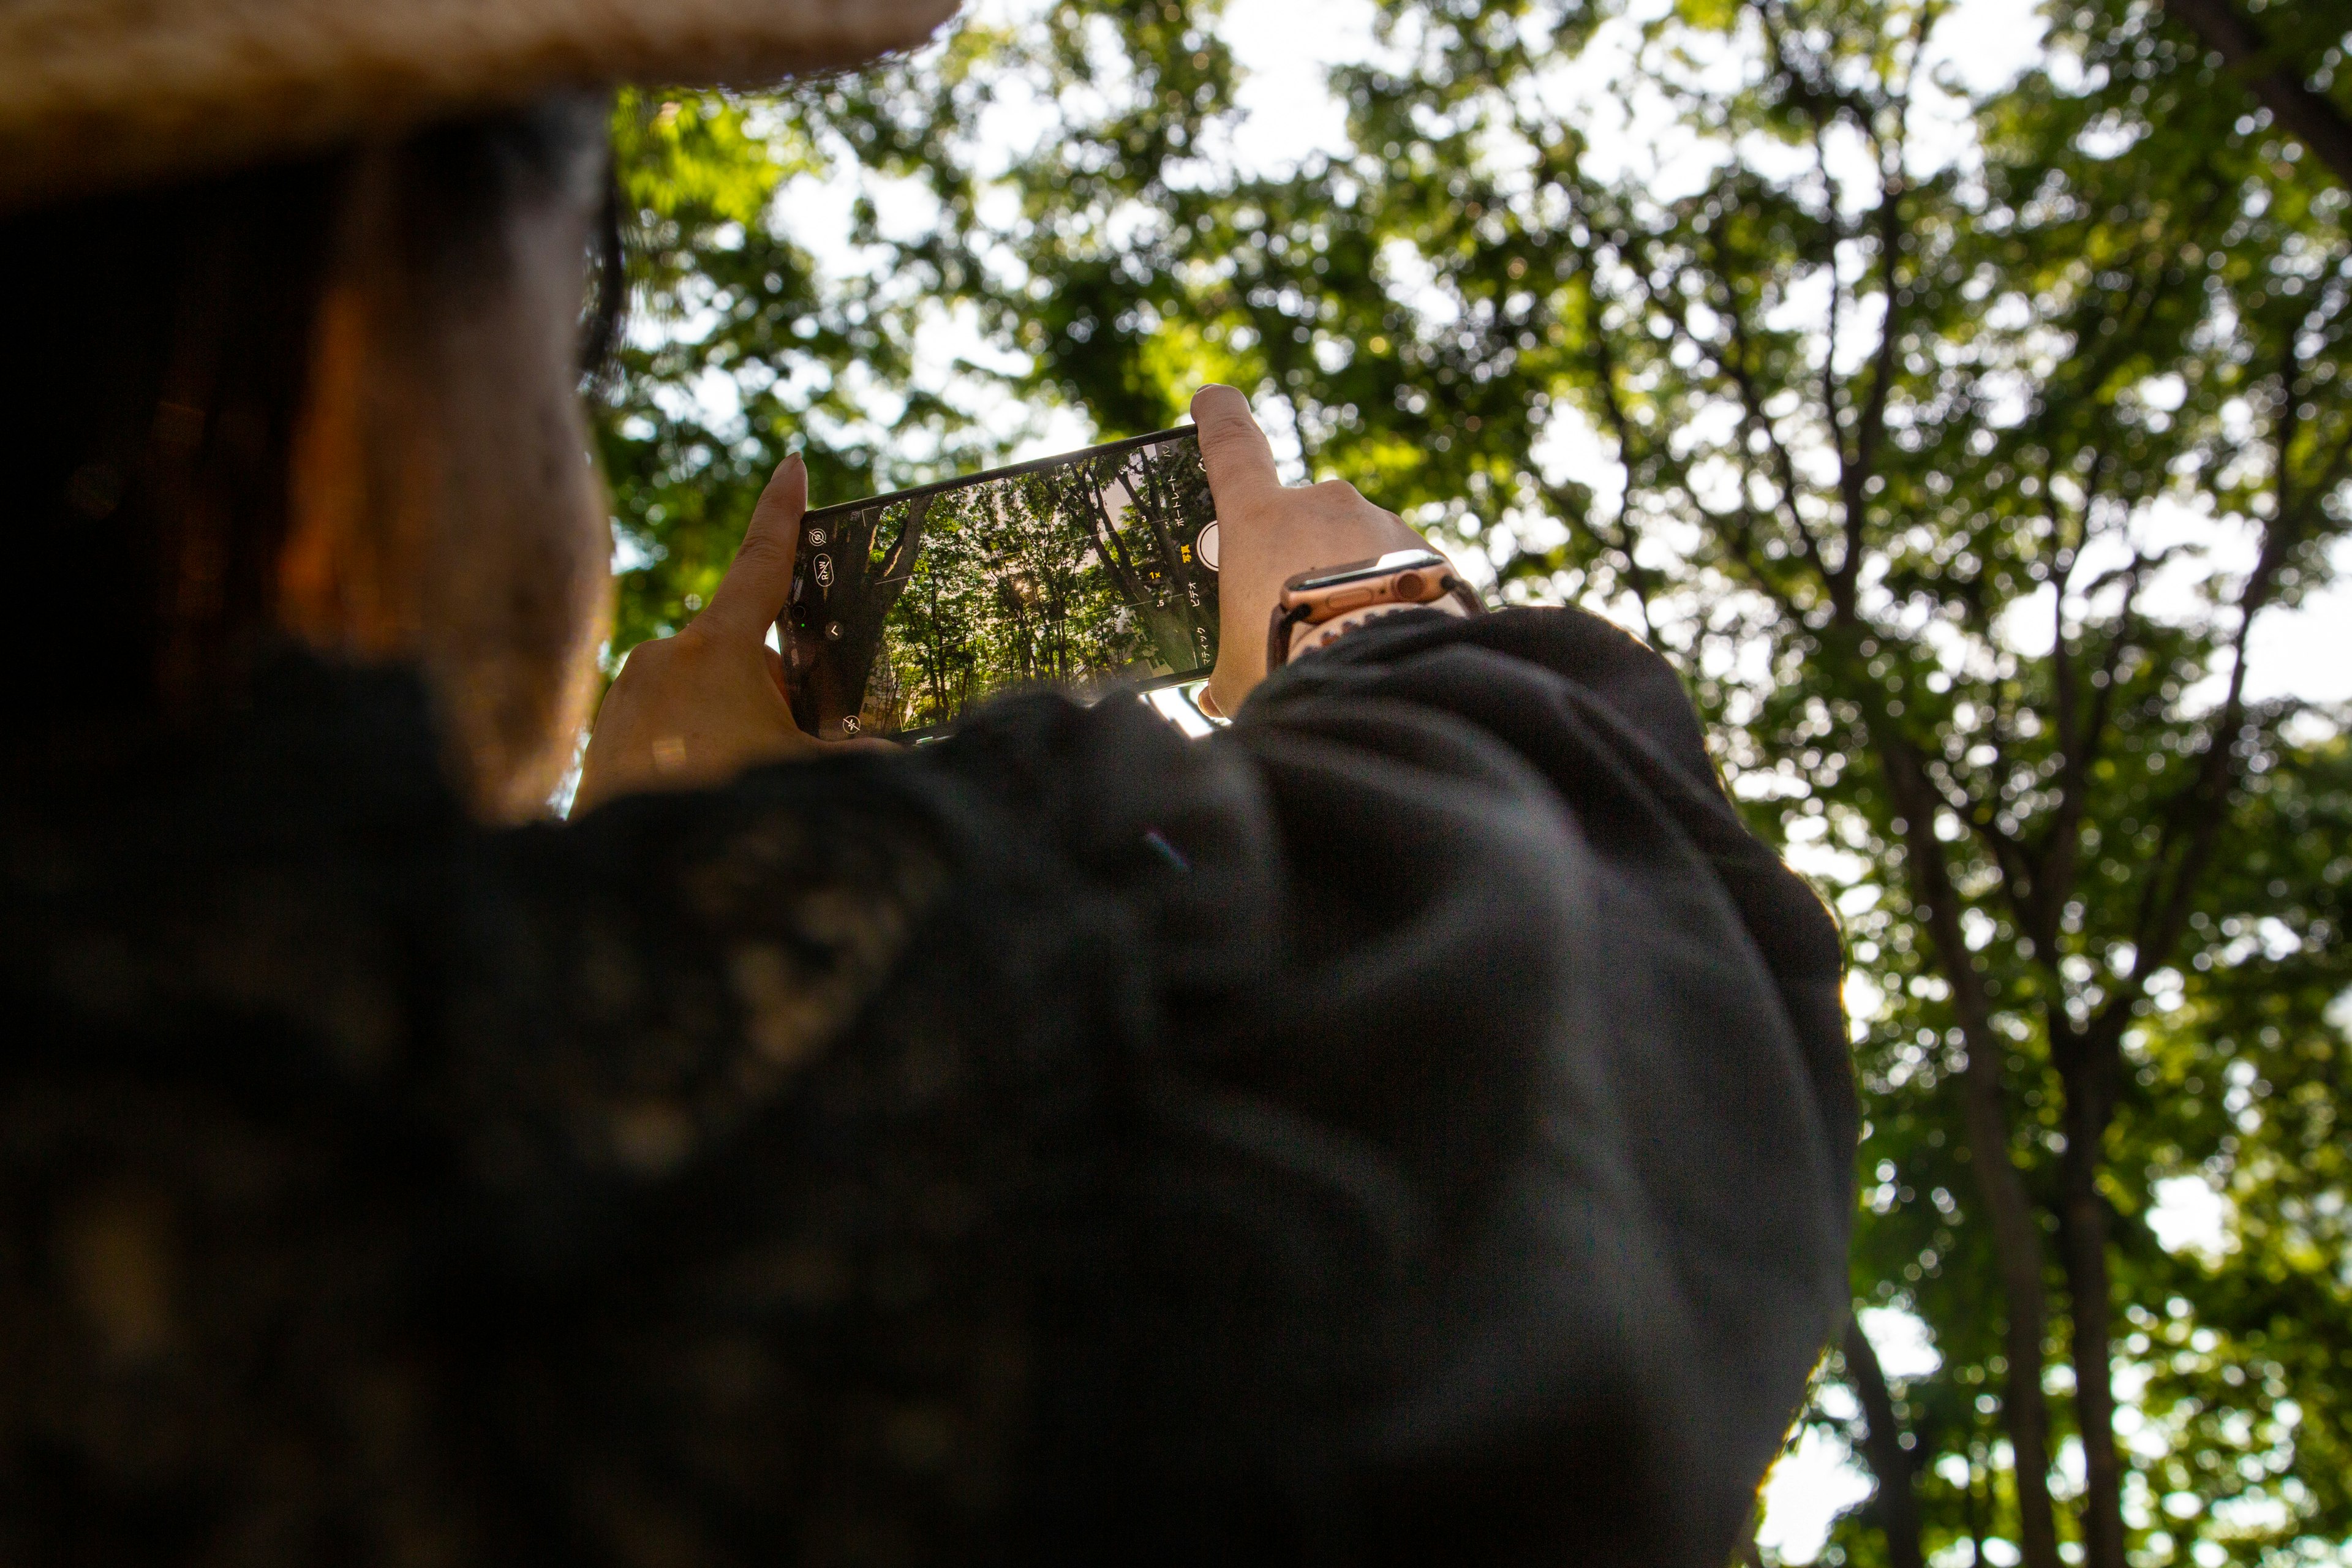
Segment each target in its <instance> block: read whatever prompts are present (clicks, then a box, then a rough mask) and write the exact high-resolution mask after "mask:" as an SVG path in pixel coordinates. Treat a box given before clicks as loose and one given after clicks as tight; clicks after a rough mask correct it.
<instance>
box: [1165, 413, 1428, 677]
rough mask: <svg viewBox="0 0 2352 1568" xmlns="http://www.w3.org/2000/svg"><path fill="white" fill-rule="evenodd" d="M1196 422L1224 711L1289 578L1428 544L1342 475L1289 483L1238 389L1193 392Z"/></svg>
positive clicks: (1257, 664) (1250, 670)
mask: <svg viewBox="0 0 2352 1568" xmlns="http://www.w3.org/2000/svg"><path fill="white" fill-rule="evenodd" d="M1192 423H1193V424H1195V425H1197V426H1200V431H1201V460H1202V462H1203V463H1205V464H1206V465H1208V469H1209V493H1210V495H1211V497H1212V498H1213V500H1215V501H1216V504H1217V553H1218V555H1219V557H1220V559H1219V561H1218V571H1217V606H1218V614H1217V622H1218V626H1217V668H1216V673H1215V674H1213V675H1212V676H1211V677H1210V678H1209V698H1210V700H1211V701H1212V702H1213V703H1214V704H1215V705H1216V708H1217V710H1218V711H1220V712H1223V713H1236V712H1239V711H1240V710H1241V705H1242V700H1243V699H1244V698H1245V697H1247V696H1248V695H1249V694H1250V689H1251V688H1253V687H1255V685H1257V683H1258V682H1259V681H1261V680H1264V679H1265V674H1266V670H1265V628H1266V622H1267V620H1268V618H1269V617H1271V616H1273V614H1274V605H1275V601H1276V599H1278V598H1280V597H1281V596H1282V585H1283V584H1284V583H1286V581H1288V580H1289V579H1290V578H1292V577H1294V576H1296V575H1297V574H1299V573H1301V572H1307V571H1311V570H1313V569H1314V568H1315V567H1318V566H1338V565H1341V564H1343V563H1347V562H1350V561H1368V560H1370V559H1372V558H1374V557H1376V556H1381V555H1385V554H1387V553H1388V552H1390V551H1391V550H1412V549H1415V548H1420V549H1426V548H1428V543H1427V542H1426V541H1424V540H1423V538H1422V537H1421V535H1420V534H1418V533H1415V532H1414V531H1412V529H1410V528H1407V527H1406V526H1405V525H1404V521H1403V520H1402V519H1401V518H1399V517H1398V516H1397V514H1396V513H1394V512H1392V511H1384V510H1381V508H1379V507H1376V506H1374V505H1373V504H1372V503H1371V502H1370V501H1368V500H1365V499H1364V498H1363V497H1362V496H1360V495H1359V494H1357V493H1356V487H1355V486H1353V485H1351V484H1349V483H1347V482H1346V481H1344V480H1341V479H1327V480H1325V481H1324V482H1323V483H1322V484H1319V485H1307V486H1305V487H1303V488H1301V489H1286V488H1285V487H1284V485H1283V483H1282V480H1281V479H1280V477H1279V476H1277V475H1276V473H1275V471H1274V449H1273V448H1272V447H1268V446H1267V445H1266V441H1265V432H1264V431H1263V430H1260V429H1259V428H1258V427H1257V421H1256V420H1255V418H1253V417H1251V416H1250V407H1249V400H1248V399H1247V398H1245V397H1244V396H1243V395H1241V394H1240V393H1238V392H1236V391H1234V389H1233V388H1232V387H1230V386H1204V387H1202V389H1201V390H1200V391H1199V392H1197V393H1195V394H1194V395H1193V396H1192Z"/></svg>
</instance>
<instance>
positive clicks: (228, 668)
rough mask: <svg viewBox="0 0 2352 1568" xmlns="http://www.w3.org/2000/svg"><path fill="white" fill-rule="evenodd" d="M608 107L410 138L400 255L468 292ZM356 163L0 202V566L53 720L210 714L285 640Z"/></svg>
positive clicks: (403, 169)
mask: <svg viewBox="0 0 2352 1568" xmlns="http://www.w3.org/2000/svg"><path fill="white" fill-rule="evenodd" d="M605 110H606V103H605V101H604V100H599V99H591V98H587V97H583V96H579V95H569V96H565V97H562V98H560V99H554V100H548V101H546V102H543V103H541V104H540V105H537V106H535V107H532V108H530V109H528V110H520V111H516V112H510V113H503V114H499V115H497V116H494V117H489V118H484V119H479V120H475V121H466V122H463V123H457V124H451V125H445V126H440V127H435V128H432V129H428V130H425V131H423V132H417V133H415V134H414V135H412V136H410V137H407V138H405V139H404V140H403V141H402V142H399V143H398V144H397V145H396V146H395V147H394V149H393V151H392V155H391V158H390V160H389V163H390V167H391V169H392V171H393V174H392V177H393V179H394V181H395V182H396V184H397V187H398V188H397V190H396V192H395V193H394V200H393V210H394V212H395V213H396V214H397V216H398V233H397V236H396V238H395V240H394V243H395V244H396V246H397V248H398V250H399V251H400V252H401V255H400V257H399V258H398V263H399V264H400V265H402V266H404V267H407V268H413V269H416V270H418V271H419V272H420V273H423V274H428V275H434V276H436V277H437V279H438V281H439V284H440V286H441V287H443V288H456V289H462V288H463V287H464V279H466V278H467V277H468V276H471V275H473V274H472V273H470V272H469V270H468V269H472V268H480V267H483V266H485V265H486V264H494V262H495V251H496V247H498V246H499V243H501V241H500V237H499V235H500V228H501V224H502V221H503V218H504V215H505V214H506V213H507V212H508V211H509V209H510V207H511V206H512V205H513V204H515V203H517V202H529V201H532V200H537V199H543V198H544V197H545V196H546V195H547V194H548V193H549V191H550V190H551V188H552V187H554V186H557V185H562V184H569V183H571V182H573V181H576V180H578V179H580V178H581V177H582V170H583V167H585V166H588V165H589V160H590V159H591V158H592V157H593V159H594V163H593V166H594V167H596V168H599V169H601V167H602V162H601V160H602V147H603V142H602V138H603V133H604V113H605ZM377 152H379V153H381V152H382V150H381V149H378V150H377ZM364 162H367V159H366V158H365V157H364V156H363V153H362V151H361V150H357V149H346V150H342V151H340V152H336V153H331V154H328V155H324V156H320V157H316V158H311V159H308V160H305V161H299V162H290V163H281V164H277V165H274V166H270V167H267V168H261V169H255V170H247V171H243V172H239V173H236V174H227V175H224V176H220V177H216V178H212V179H207V180H202V181H197V182H192V183H188V184H179V185H174V186H172V187H169V188H164V189H156V190H146V191H138V192H133V193H130V194H125V195H108V196H103V197H99V198H95V199H92V200H88V201H82V202H77V203H71V204H66V205H51V206H47V207H44V208H40V209H37V210H35V211H30V212H25V213H20V214H16V215H12V216H7V217H5V218H0V299H5V300H7V301H8V303H9V308H10V309H11V310H13V312H14V313H15V315H16V320H15V321H13V322H11V323H10V324H9V329H8V331H7V340H8V343H9V352H8V354H7V356H6V361H5V371H0V456H5V466H0V473H5V480H0V483H5V491H0V497H5V499H0V530H5V532H0V540H4V541H5V543H0V551H5V554H0V559H5V561H7V562H8V563H9V564H10V565H11V567H12V568H13V569H14V570H13V576H14V580H15V581H16V584H17V589H16V593H17V595H18V605H19V608H18V610H17V613H16V617H15V618H16V624H17V626H18V627H19V628H20V630H21V632H22V633H29V635H30V658H26V654H25V653H24V652H22V651H20V654H19V666H18V668H19V672H20V675H19V679H17V680H16V682H15V683H14V684H15V686H16V701H17V703H18V705H19V710H20V711H23V710H25V709H26V708H29V709H30V710H31V713H32V716H33V717H34V719H35V720H36V721H41V720H71V719H74V718H78V717H81V716H93V717H100V718H106V717H143V716H151V715H162V716H166V717H174V718H189V717H194V716H198V715H200V714H202V713H204V712H205V711H207V710H211V709H213V708H215V706H216V705H217V704H218V703H220V702H221V701H222V700H225V699H226V698H229V697H231V696H232V695H233V694H234V693H235V692H236V689H238V687H239V686H240V684H241V682H242V680H243V679H244V677H245V675H246V673H247V671H248V670H249V669H250V668H252V667H253V665H254V663H255V662H256V660H257V659H258V658H261V657H263V656H264V655H265V654H266V653H267V652H268V649H269V648H270V647H272V646H273V644H275V643H276V642H277V641H278V635H279V634H278V626H279V617H278V608H279V607H278V602H277V600H278V568H279V563H280V557H281V552H283V550H284V548H285V544H286V540H287V533H288V528H289V462H290V458H291V457H292V454H293V449H294V443H295V440H296V437H297V430H298V423H299V417H300V416H301V414H302V411H303V407H304V400H305V395H306V384H307V381H308V378H309V376H310V372H311V367H312V365H313V363H314V353H313V350H314V346H315V344H314V341H313V340H314V331H315V330H316V328H317V325H318V321H319V315H320V303H321V300H322V296H323V291H324V290H325V289H326V288H327V287H328V285H329V278H330V271H331V267H332V266H333V264H334V258H335V252H336V247H337V246H338V245H339V244H342V243H345V242H346V239H347V236H346V235H345V234H344V232H343V228H342V226H343V215H344V213H345V210H346V208H347V206H348V205H349V193H350V189H351V186H352V182H353V179H354V177H355V171H356V170H357V169H359V168H360V166H361V165H362V163H364ZM384 162H385V161H384V160H383V158H381V157H378V158H377V159H376V160H375V164H376V166H377V167H378V168H379V169H381V168H382V167H383V165H384ZM608 205H609V204H608ZM605 232H606V237H605V238H604V243H603V244H602V245H600V246H599V247H597V249H598V251H599V253H600V259H602V261H603V266H602V267H601V268H599V270H600V271H601V272H602V273H603V274H604V277H603V278H602V279H600V280H599V286H598V289H597V290H596V293H597V305H596V307H595V308H593V309H592V310H591V312H590V314H589V319H588V322H587V325H588V328H589V335H590V336H591V337H592V338H602V339H604V341H605V342H609V339H610V335H611V333H612V331H613V328H614V316H615V308H616V306H617V303H618V300H619V297H620V294H619V290H618V289H616V288H615V287H614V279H616V278H617V276H618V267H617V256H616V251H615V248H614V238H613V235H614V231H613V229H612V226H611V224H610V221H609V215H608V221H607V224H606V230H605ZM598 352H601V348H600V349H599V350H598ZM19 646H20V649H22V648H23V647H24V646H25V644H24V639H23V637H21V635H20V639H19Z"/></svg>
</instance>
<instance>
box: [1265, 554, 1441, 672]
mask: <svg viewBox="0 0 2352 1568" xmlns="http://www.w3.org/2000/svg"><path fill="white" fill-rule="evenodd" d="M1400 610H1437V611H1440V612H1441V613H1443V614H1445V615H1449V616H1475V615H1481V614H1484V613H1485V611H1486V605H1483V604H1481V603H1480V602H1479V599H1478V595H1476V594H1475V593H1474V592H1472V591H1471V588H1470V584H1467V583H1465V582H1464V581H1463V580H1462V578H1461V575H1460V574H1458V573H1456V572H1455V571H1454V563H1452V562H1450V561H1448V560H1446V559H1445V557H1444V556H1443V555H1440V554H1438V553H1437V552H1435V551H1433V550H1429V549H1413V550H1391V551H1390V552H1388V553H1387V554H1386V555H1383V556H1381V557H1380V558H1379V559H1377V560H1372V561H1351V562H1349V563H1347V564H1346V565H1344V566H1318V567H1316V568H1315V569H1314V570H1313V571H1311V572H1301V573H1300V574H1298V575H1297V576H1296V577H1293V578H1291V579H1290V581H1288V582H1287V583H1285V584H1283V585H1282V596H1281V597H1280V598H1278V599H1276V601H1275V605H1274V616H1273V619H1272V622H1271V624H1269V625H1268V626H1267V627H1266V634H1265V667H1266V668H1267V669H1268V670H1276V669H1280V668H1282V667H1283V666H1284V665H1286V664H1288V663H1289V662H1290V661H1291V660H1292V659H1294V658H1297V657H1298V656H1299V655H1300V654H1303V653H1311V652H1313V651H1314V650H1316V649H1318V648H1321V647H1328V646H1329V645H1330V644H1332V643H1334V642H1337V641H1338V640H1339V637H1341V636H1342V635H1343V634H1345V633H1347V632H1350V631H1353V630H1355V628H1356V627H1358V626H1362V625H1363V624H1364V623H1365V622H1366V621H1370V620H1377V619H1378V618H1380V617H1381V616H1391V615H1394V614H1396V613H1397V612H1398V611H1400Z"/></svg>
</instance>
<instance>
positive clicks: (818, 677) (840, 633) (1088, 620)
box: [776, 426, 1217, 741]
mask: <svg viewBox="0 0 2352 1568" xmlns="http://www.w3.org/2000/svg"><path fill="white" fill-rule="evenodd" d="M776 635H777V642H778V647H780V648H781V650H782V654H783V660H784V680H785V689H786V693H787V695H788V696H789V697H790V699H791V700H792V706H793V718H794V719H795V720H796V721H798V722H799V724H800V727H801V730H802V731H803V733H805V734H810V735H814V736H816V737H818V738H819V739H821V740H827V741H837V740H843V739H845V738H848V737H852V736H860V735H864V736H894V737H897V738H899V739H902V740H908V741H919V740H921V739H924V738H926V737H928V736H929V735H931V734H933V733H935V732H936V731H939V730H940V727H941V726H943V725H946V724H948V723H950V721H953V720H954V719H955V717H956V716H957V715H958V714H960V713H961V712H962V711H963V710H966V709H967V708H970V707H971V706H972V705H973V704H975V703H978V702H981V701H982V700H986V699H987V698H989V697H992V696H993V695H995V694H996V693H998V692H1000V691H1005V690H1009V689H1014V688H1018V687H1024V686H1034V685H1054V686H1060V687H1064V688H1069V689H1076V690H1078V691H1080V692H1081V693H1087V692H1092V691H1100V690H1102V689H1108V688H1109V687H1112V686H1118V685H1124V686H1126V687H1128V688H1129V689H1134V690H1137V691H1139V692H1150V691H1154V690H1156V689H1160V688H1169V687H1180V686H1185V685H1189V684H1191V683H1194V682H1198V681H1201V680H1205V679H1207V678H1208V675H1209V671H1210V669H1211V668H1212V667H1213V665H1214V664H1215V663H1216V659H1217V517H1216V510H1215V508H1214V506H1213V504H1212V502H1211V500H1210V497H1209V474H1208V470H1207V469H1206V468H1203V467H1202V463H1201V445H1200V441H1199V438H1198V437H1197V435H1196V434H1195V432H1194V431H1193V429H1192V427H1191V426H1186V427H1184V428H1182V429H1177V430H1161V431H1158V432H1156V433H1154V434H1152V435H1150V436H1137V437H1130V438H1129V439H1127V440H1124V441H1112V442H1109V443H1108V444H1106V445H1104V446H1100V447H1087V449H1085V450H1084V451H1079V452H1067V453H1064V454H1063V455H1062V456H1060V457H1056V458H1041V459H1039V460H1037V461H1035V462H1029V463H1018V464H1015V465H1013V467H1011V468H992V469H990V470H989V471H987V472H986V473H981V474H973V475H971V477H969V478H966V479H949V480H946V481H944V482H942V483H940V484H931V485H922V486H919V487H918V488H916V489H909V490H899V491H897V492H895V493H894V494H890V495H884V496H876V497H875V498H873V499H872V500H861V501H849V502H846V503H844V504H842V505H838V506H828V507H823V508H820V509H819V510H815V511H812V512H810V513H809V514H808V515H807V516H805V517H803V519H802V520H801V533H800V549H799V553H798V555H797V556H796V557H795V558H794V563H793V586H792V597H791V599H790V601H789V602H788V603H787V604H786V605H785V606H784V613H783V615H782V616H780V617H779V618H778V620H777V623H776Z"/></svg>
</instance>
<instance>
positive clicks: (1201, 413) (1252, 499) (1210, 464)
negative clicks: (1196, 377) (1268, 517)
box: [1192, 383, 1282, 512]
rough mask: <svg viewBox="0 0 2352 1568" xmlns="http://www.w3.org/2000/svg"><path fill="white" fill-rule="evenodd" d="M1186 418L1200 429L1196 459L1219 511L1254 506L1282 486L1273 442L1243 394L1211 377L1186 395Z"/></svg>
mask: <svg viewBox="0 0 2352 1568" xmlns="http://www.w3.org/2000/svg"><path fill="white" fill-rule="evenodd" d="M1192 423H1193V425H1194V426H1197V427H1198V428H1199V429H1200V432H1201V462H1202V465H1203V466H1204V467H1206V468H1208V470H1209V495H1210V498H1211V499H1212V500H1214V501H1215V502H1216V503H1217V510H1219V511H1221V512H1222V511H1225V510H1244V509H1246V508H1249V507H1252V506H1255V505H1256V504H1258V503H1259V502H1261V501H1263V500H1267V499H1269V498H1271V497H1272V496H1273V495H1274V494H1275V492H1276V491H1278V490H1280V489H1282V476H1281V475H1279V474H1277V473H1276V472H1275V469H1274V448H1273V447H1270V446H1268V445H1267V444H1266V439H1265V431H1263V430H1261V429H1259V428H1258V427H1257V420H1256V419H1255V418H1254V417H1253V416H1251V414H1250V405H1249V399H1248V398H1246V397H1244V396H1243V395H1241V394H1240V393H1239V392H1237V391H1235V390H1234V388H1232V387H1230V386H1219V385H1217V384H1214V383H1211V384H1209V385H1207V386H1204V387H1202V388H1201V390H1200V391H1198V392H1196V393H1194V394H1193V395H1192Z"/></svg>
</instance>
